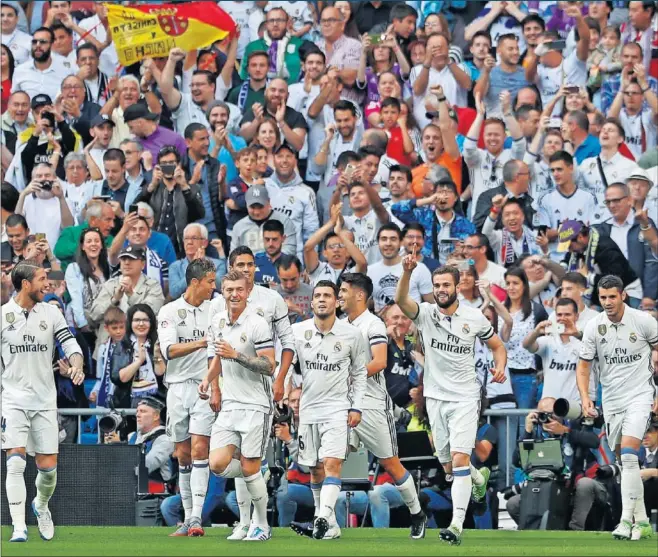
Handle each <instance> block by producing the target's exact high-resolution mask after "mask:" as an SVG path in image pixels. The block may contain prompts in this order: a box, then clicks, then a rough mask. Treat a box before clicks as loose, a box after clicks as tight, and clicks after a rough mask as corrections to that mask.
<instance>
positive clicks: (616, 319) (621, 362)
mask: <svg viewBox="0 0 658 557" xmlns="http://www.w3.org/2000/svg"><path fill="white" fill-rule="evenodd" d="M598 291H599V301H600V303H601V306H602V307H603V310H604V311H603V313H601V314H599V315H598V316H597V317H595V318H594V319H592V320H591V321H589V323H587V325H586V327H585V331H584V333H583V346H582V349H581V352H580V360H579V362H578V367H577V368H576V381H577V382H578V390H579V391H580V399H581V401H582V406H583V413H584V414H585V415H590V416H596V415H597V412H596V410H595V409H594V403H593V402H592V400H591V399H590V396H589V377H590V366H591V364H592V360H594V359H595V358H596V359H598V362H599V381H600V383H601V387H602V397H603V400H602V406H603V416H604V418H605V427H606V434H607V437H608V443H609V444H610V448H611V449H613V450H615V452H616V453H617V458H618V459H619V461H620V462H621V502H622V511H621V522H620V523H619V525H618V526H617V528H615V530H614V531H613V532H612V535H613V537H614V538H615V539H618V540H630V539H632V540H639V539H641V538H646V537H650V536H651V534H652V531H651V525H650V524H649V520H648V518H647V514H646V509H645V506H644V486H643V484H642V477H641V475H640V466H639V463H638V453H639V451H640V445H641V443H642V438H643V437H644V433H645V432H646V430H647V428H648V426H649V421H650V416H651V411H652V407H653V411H654V412H656V411H658V398H656V388H655V386H654V382H653V374H654V369H653V366H652V364H651V350H652V348H654V347H655V346H657V345H658V323H656V319H655V318H654V317H652V316H651V314H649V313H646V312H644V311H640V310H637V309H632V308H630V307H628V306H627V305H626V304H625V303H624V299H625V297H626V293H625V292H624V284H623V283H622V281H621V279H620V278H619V277H616V276H613V275H607V276H605V277H602V278H601V280H600V281H599V283H598ZM633 519H635V524H633Z"/></svg>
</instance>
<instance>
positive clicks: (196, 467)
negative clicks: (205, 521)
mask: <svg viewBox="0 0 658 557" xmlns="http://www.w3.org/2000/svg"><path fill="white" fill-rule="evenodd" d="M209 476H210V468H208V459H207V458H206V459H205V460H195V461H194V462H193V463H192V473H191V474H190V488H191V491H192V517H193V518H198V519H199V520H201V512H202V510H203V503H204V501H205V500H206V492H207V491H208V477H209Z"/></svg>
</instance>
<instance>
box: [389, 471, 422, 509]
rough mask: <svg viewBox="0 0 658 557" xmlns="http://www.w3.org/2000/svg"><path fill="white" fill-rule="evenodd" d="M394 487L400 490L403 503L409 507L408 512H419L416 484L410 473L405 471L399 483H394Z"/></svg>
mask: <svg viewBox="0 0 658 557" xmlns="http://www.w3.org/2000/svg"><path fill="white" fill-rule="evenodd" d="M395 487H397V488H398V491H399V492H400V497H402V500H403V501H404V504H405V505H407V507H409V512H410V513H411V514H418V513H419V512H420V510H421V509H420V502H419V501H418V494H417V493H416V484H415V483H414V479H413V478H412V477H411V474H410V473H409V472H407V473H406V474H405V475H404V478H402V481H401V482H400V483H396V485H395Z"/></svg>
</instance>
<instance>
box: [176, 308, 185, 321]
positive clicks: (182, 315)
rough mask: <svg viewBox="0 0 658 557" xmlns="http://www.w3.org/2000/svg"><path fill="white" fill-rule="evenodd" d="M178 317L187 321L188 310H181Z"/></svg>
mask: <svg viewBox="0 0 658 557" xmlns="http://www.w3.org/2000/svg"><path fill="white" fill-rule="evenodd" d="M178 317H180V318H181V319H185V318H186V317H187V310H184V309H179V310H178Z"/></svg>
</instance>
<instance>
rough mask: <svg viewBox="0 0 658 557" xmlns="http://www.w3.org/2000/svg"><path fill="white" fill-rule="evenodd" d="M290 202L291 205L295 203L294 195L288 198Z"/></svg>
mask: <svg viewBox="0 0 658 557" xmlns="http://www.w3.org/2000/svg"><path fill="white" fill-rule="evenodd" d="M288 203H290V204H291V205H294V204H295V198H294V197H293V196H292V195H291V196H290V197H289V198H288Z"/></svg>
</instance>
